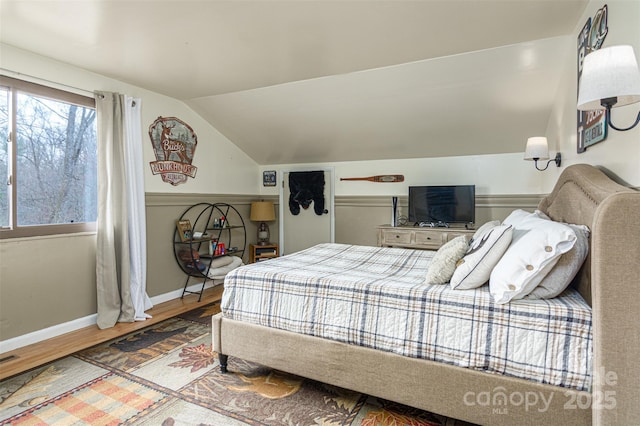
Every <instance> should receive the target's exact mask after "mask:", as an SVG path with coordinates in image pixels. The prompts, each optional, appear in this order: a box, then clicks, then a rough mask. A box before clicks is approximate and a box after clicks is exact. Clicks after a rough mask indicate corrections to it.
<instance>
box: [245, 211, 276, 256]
mask: <svg viewBox="0 0 640 426" xmlns="http://www.w3.org/2000/svg"><path fill="white" fill-rule="evenodd" d="M250 219H251V221H252V222H260V224H259V225H258V245H261V246H264V245H268V244H271V243H270V242H269V237H270V235H269V225H267V222H271V221H274V220H276V211H275V208H274V207H273V202H271V201H253V202H252V203H251V217H250Z"/></svg>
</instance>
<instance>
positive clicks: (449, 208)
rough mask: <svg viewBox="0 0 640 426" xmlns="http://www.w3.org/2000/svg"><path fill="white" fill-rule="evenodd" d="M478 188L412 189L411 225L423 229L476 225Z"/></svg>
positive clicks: (449, 186)
mask: <svg viewBox="0 0 640 426" xmlns="http://www.w3.org/2000/svg"><path fill="white" fill-rule="evenodd" d="M475 196H476V187H475V185H448V186H447V185H442V186H410V187H409V222H410V223H414V224H416V225H423V226H425V225H426V226H431V225H433V226H443V225H447V224H450V223H465V224H467V223H474V222H475V220H476V202H475Z"/></svg>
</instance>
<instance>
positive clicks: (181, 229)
mask: <svg viewBox="0 0 640 426" xmlns="http://www.w3.org/2000/svg"><path fill="white" fill-rule="evenodd" d="M176 226H177V228H178V235H179V236H180V241H182V242H183V243H184V242H187V241H189V240H191V238H192V237H193V231H192V230H191V221H189V219H182V220H178V221H176Z"/></svg>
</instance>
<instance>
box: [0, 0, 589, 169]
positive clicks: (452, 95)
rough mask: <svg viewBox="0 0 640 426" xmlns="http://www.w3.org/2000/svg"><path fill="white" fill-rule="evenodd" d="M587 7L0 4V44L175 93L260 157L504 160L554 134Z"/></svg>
mask: <svg viewBox="0 0 640 426" xmlns="http://www.w3.org/2000/svg"><path fill="white" fill-rule="evenodd" d="M586 5H587V0H562V1H546V0H457V1H453V0H425V1H403V0H387V1H382V0H381V1H365V0H361V1H357V0H355V1H340V0H334V1H320V0H317V1H316V0H296V1H277V0H273V1H268V0H258V1H236V0H228V1H206V0H200V1H187V0H180V1H178V0H174V1H116V0H111V1H100V0H87V1H70V0H68V1H67V0H63V1H59V0H48V1H32V0H19V1H10V0H0V40H1V41H2V43H5V44H9V45H13V46H15V47H18V48H21V49H25V50H28V51H31V52H34V53H37V54H40V55H44V56H47V57H51V58H54V59H57V60H59V61H62V62H66V63H69V64H72V65H75V66H78V67H80V68H84V69H87V70H90V71H93V72H95V73H98V74H102V75H105V76H108V77H112V78H115V79H118V80H121V81H123V82H127V83H130V84H133V85H136V86H139V87H143V88H146V89H149V90H152V91H155V92H158V93H161V94H165V95H168V96H171V97H174V98H177V99H180V100H182V101H184V102H185V103H186V104H188V105H189V106H190V107H191V108H193V109H194V110H195V111H196V112H198V113H199V114H200V115H201V116H202V117H203V118H204V119H205V120H207V121H208V122H209V123H211V125H212V126H214V127H215V128H216V129H218V130H219V131H220V132H221V133H222V134H224V135H225V136H226V137H227V138H229V139H230V140H231V141H232V142H233V143H234V144H236V145H237V146H238V147H240V148H241V149H242V150H243V151H245V152H246V153H247V154H248V155H249V156H250V157H252V158H253V159H254V160H255V161H256V162H257V163H258V164H285V163H301V162H334V161H346V160H374V159H396V158H419V157H441V156H455V155H475V154H494V153H509V152H518V151H522V150H523V146H524V142H525V140H526V138H527V137H529V136H533V135H540V134H544V132H545V130H546V126H547V122H548V120H549V116H550V112H551V108H552V104H553V101H554V99H555V97H556V93H557V90H558V85H559V81H560V77H561V74H562V72H563V69H564V67H565V66H566V64H567V60H566V58H567V55H575V39H576V34H574V33H573V31H574V29H575V27H576V25H577V24H578V20H579V19H580V16H581V15H582V13H583V11H584V9H585V7H586ZM0 60H1V58H0Z"/></svg>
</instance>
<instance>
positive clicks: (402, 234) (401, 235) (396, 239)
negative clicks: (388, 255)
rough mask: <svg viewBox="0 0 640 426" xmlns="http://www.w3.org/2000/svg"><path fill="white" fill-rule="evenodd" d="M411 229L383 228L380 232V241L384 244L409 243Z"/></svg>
mask: <svg viewBox="0 0 640 426" xmlns="http://www.w3.org/2000/svg"><path fill="white" fill-rule="evenodd" d="M411 234H413V232H412V231H401V230H397V231H396V230H393V231H389V230H385V231H384V232H383V233H382V241H383V242H384V243H386V244H411Z"/></svg>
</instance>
